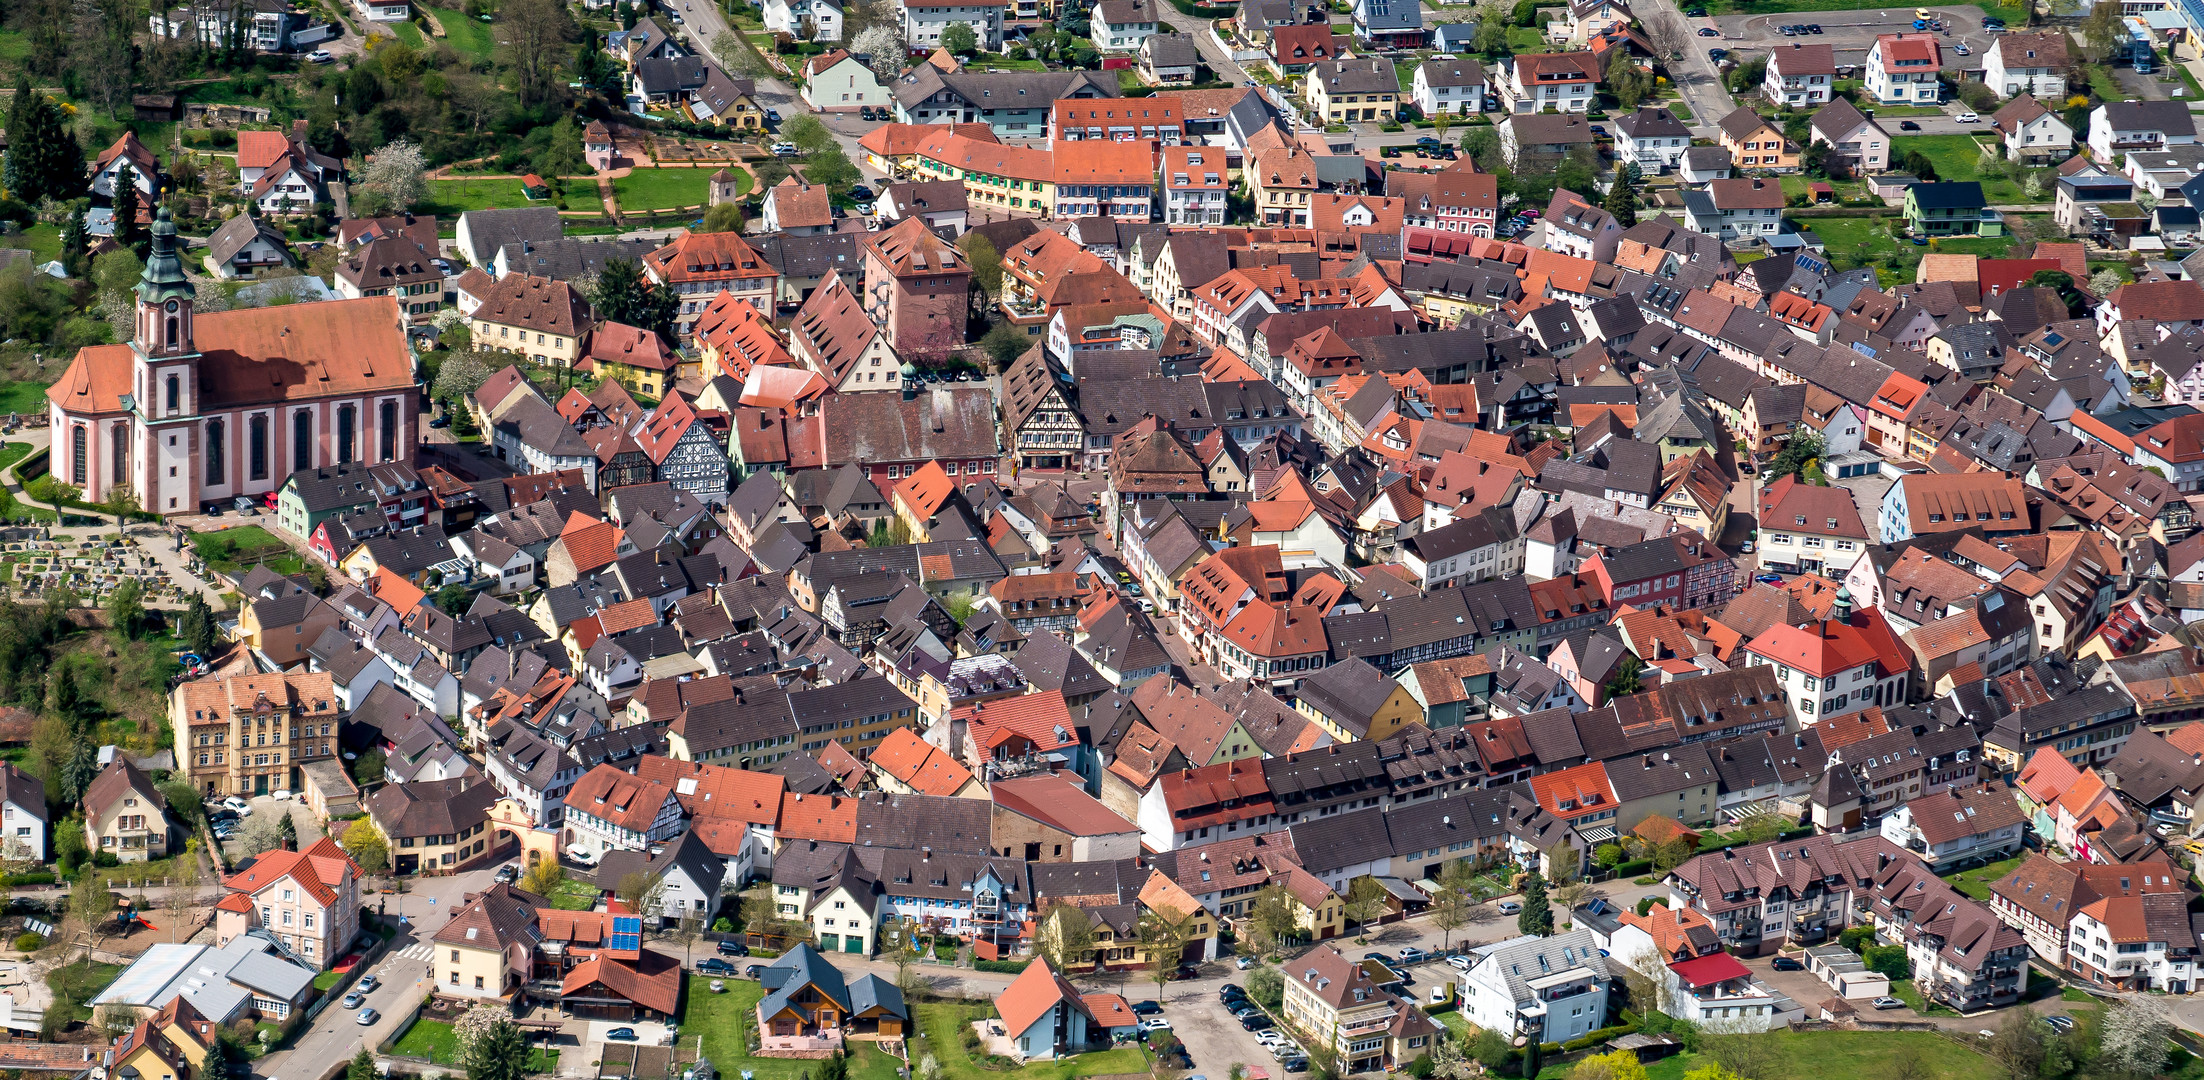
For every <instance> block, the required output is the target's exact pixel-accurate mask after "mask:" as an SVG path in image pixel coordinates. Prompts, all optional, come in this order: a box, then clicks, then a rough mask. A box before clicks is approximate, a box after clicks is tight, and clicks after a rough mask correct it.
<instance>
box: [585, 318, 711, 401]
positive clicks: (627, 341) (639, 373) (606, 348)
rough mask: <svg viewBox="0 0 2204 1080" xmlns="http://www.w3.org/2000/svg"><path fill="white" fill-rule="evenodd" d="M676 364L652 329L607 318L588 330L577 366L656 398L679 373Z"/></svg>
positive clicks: (670, 351)
mask: <svg viewBox="0 0 2204 1080" xmlns="http://www.w3.org/2000/svg"><path fill="white" fill-rule="evenodd" d="M680 365H681V362H680V358H679V357H677V356H675V355H674V352H673V350H672V349H669V348H667V347H666V339H664V338H662V337H659V336H658V335H657V334H656V333H654V332H652V331H649V330H645V329H642V328H641V327H636V326H629V325H627V324H625V323H616V322H608V323H604V324H602V325H599V326H598V327H597V328H596V329H594V330H591V331H590V332H589V344H588V345H587V346H586V347H585V348H584V349H583V351H582V355H581V362H580V364H579V365H578V366H579V367H580V368H581V369H582V370H583V371H587V372H590V373H592V374H595V375H597V376H598V377H600V378H603V379H607V380H609V381H612V382H616V383H619V384H620V385H621V386H624V387H627V388H628V390H629V391H630V392H633V393H637V394H641V395H643V396H644V397H649V398H660V397H664V396H666V392H667V391H669V390H671V389H673V381H674V380H675V379H676V378H679V377H680V370H679V369H680ZM715 374H716V372H715Z"/></svg>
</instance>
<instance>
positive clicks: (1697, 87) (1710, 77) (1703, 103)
mask: <svg viewBox="0 0 2204 1080" xmlns="http://www.w3.org/2000/svg"><path fill="white" fill-rule="evenodd" d="M1636 10H1637V14H1638V18H1639V19H1640V20H1641V21H1643V22H1645V23H1646V25H1647V26H1648V27H1651V26H1654V25H1657V24H1665V25H1667V26H1668V27H1670V29H1669V31H1668V34H1669V35H1671V36H1674V37H1677V38H1684V39H1689V40H1690V41H1691V42H1693V44H1691V45H1688V46H1686V47H1685V48H1684V50H1683V52H1684V58H1683V60H1682V61H1680V62H1678V61H1673V60H1671V61H1668V62H1667V63H1668V76H1669V78H1670V79H1672V80H1674V81H1675V86H1676V92H1677V93H1678V94H1681V95H1682V96H1683V99H1684V104H1685V105H1688V106H1690V108H1691V124H1690V127H1691V133H1692V134H1693V135H1695V136H1698V137H1701V138H1707V139H1712V138H1716V137H1717V136H1718V134H1719V132H1718V131H1717V129H1716V127H1715V125H1716V124H1717V123H1718V122H1719V121H1720V120H1721V119H1722V118H1723V117H1725V116H1728V115H1729V114H1730V113H1733V112H1735V111H1737V103H1736V101H1734V100H1732V99H1731V97H1730V92H1729V91H1728V90H1726V89H1724V88H1723V86H1722V78H1721V74H1720V72H1718V71H1716V70H1715V67H1714V62H1713V61H1712V60H1709V59H1707V47H1708V46H1710V45H1713V44H1714V41H1713V39H1711V38H1702V37H1698V36H1696V35H1697V34H1698V30H1699V23H1698V22H1697V21H1695V20H1691V19H1686V18H1684V15H1683V10H1682V9H1681V8H1679V7H1678V6H1677V3H1676V0H1645V2H1644V3H1642V4H1640V5H1639V6H1638V7H1637V9H1636ZM1656 40H1659V36H1658V35H1656Z"/></svg>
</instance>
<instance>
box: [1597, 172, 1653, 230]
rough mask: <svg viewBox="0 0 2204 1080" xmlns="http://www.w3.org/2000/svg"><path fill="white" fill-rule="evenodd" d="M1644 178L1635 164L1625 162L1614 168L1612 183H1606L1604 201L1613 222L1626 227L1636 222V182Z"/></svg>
mask: <svg viewBox="0 0 2204 1080" xmlns="http://www.w3.org/2000/svg"><path fill="white" fill-rule="evenodd" d="M1642 179H1644V177H1643V175H1642V174H1640V173H1639V171H1638V167H1637V166H1636V165H1635V164H1625V165H1623V166H1622V167H1621V168H1619V169H1616V170H1615V179H1614V182H1613V183H1610V184H1608V185H1607V199H1606V201H1605V203H1604V206H1605V207H1606V210H1607V212H1608V213H1610V214H1613V215H1614V217H1615V223H1616V224H1618V225H1621V226H1622V227H1623V228H1625V229H1627V228H1630V227H1631V226H1633V225H1636V224H1637V223H1638V182H1639V181H1640V180H1642Z"/></svg>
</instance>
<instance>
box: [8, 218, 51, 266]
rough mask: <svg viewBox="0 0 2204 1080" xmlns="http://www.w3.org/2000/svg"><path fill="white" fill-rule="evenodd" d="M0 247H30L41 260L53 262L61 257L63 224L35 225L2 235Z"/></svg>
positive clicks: (20, 248)
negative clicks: (5, 235) (12, 234)
mask: <svg viewBox="0 0 2204 1080" xmlns="http://www.w3.org/2000/svg"><path fill="white" fill-rule="evenodd" d="M0 247H10V248H15V249H17V250H19V251H20V250H24V249H28V250H29V251H30V253H31V256H32V257H33V258H35V259H37V260H38V261H39V262H52V261H53V260H55V259H58V258H60V257H61V226H59V225H33V226H31V227H30V228H28V229H25V230H23V231H22V232H20V233H17V234H15V235H14V236H9V237H0Z"/></svg>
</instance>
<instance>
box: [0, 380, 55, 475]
mask: <svg viewBox="0 0 2204 1080" xmlns="http://www.w3.org/2000/svg"><path fill="white" fill-rule="evenodd" d="M54 374H56V375H59V374H61V372H60V371H59V370H56V371H55V372H54ZM45 411H46V384H44V383H34V382H11V383H0V413H11V412H15V413H37V412H45ZM23 453H24V454H28V453H30V451H28V450H25V451H24V452H23ZM20 460H22V454H18V455H16V456H15V457H13V458H10V459H8V461H7V462H5V464H14V463H15V462H17V461H20Z"/></svg>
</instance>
